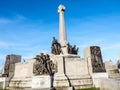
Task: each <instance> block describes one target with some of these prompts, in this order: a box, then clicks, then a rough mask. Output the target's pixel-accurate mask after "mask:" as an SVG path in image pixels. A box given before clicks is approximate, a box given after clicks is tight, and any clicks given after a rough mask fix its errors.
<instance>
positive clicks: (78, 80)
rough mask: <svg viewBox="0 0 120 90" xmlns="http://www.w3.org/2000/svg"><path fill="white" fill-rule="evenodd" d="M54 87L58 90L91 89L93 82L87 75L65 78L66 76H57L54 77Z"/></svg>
mask: <svg viewBox="0 0 120 90" xmlns="http://www.w3.org/2000/svg"><path fill="white" fill-rule="evenodd" d="M54 87H55V88H58V90H63V89H60V88H67V87H74V88H75V89H80V88H91V87H93V81H92V78H91V77H90V76H89V75H84V76H67V75H64V74H61V76H60V75H58V74H57V75H55V77H54ZM65 90H67V89H65ZM70 90H71V89H70Z"/></svg>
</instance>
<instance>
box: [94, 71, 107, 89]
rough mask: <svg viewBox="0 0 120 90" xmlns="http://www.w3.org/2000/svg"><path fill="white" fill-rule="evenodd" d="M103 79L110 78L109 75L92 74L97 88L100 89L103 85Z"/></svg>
mask: <svg viewBox="0 0 120 90" xmlns="http://www.w3.org/2000/svg"><path fill="white" fill-rule="evenodd" d="M103 78H108V73H102V72H101V73H93V74H92V79H93V85H94V87H96V88H99V87H100V85H101V81H100V80H101V79H103Z"/></svg>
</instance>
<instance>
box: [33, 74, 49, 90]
mask: <svg viewBox="0 0 120 90" xmlns="http://www.w3.org/2000/svg"><path fill="white" fill-rule="evenodd" d="M31 86H32V88H36V89H37V88H39V89H45V88H50V76H49V75H41V76H33V78H32V85H31Z"/></svg>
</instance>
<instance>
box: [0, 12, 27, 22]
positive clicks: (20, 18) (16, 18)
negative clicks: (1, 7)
mask: <svg viewBox="0 0 120 90" xmlns="http://www.w3.org/2000/svg"><path fill="white" fill-rule="evenodd" d="M25 19H26V17H25V16H23V15H20V14H16V15H15V16H13V17H12V18H5V17H0V24H11V23H17V22H20V21H23V20H25Z"/></svg>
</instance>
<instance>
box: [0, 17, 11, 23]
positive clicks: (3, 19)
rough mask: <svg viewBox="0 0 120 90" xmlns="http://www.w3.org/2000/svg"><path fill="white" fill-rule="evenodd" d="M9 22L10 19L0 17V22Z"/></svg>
mask: <svg viewBox="0 0 120 90" xmlns="http://www.w3.org/2000/svg"><path fill="white" fill-rule="evenodd" d="M9 23H11V20H9V19H7V18H0V24H9Z"/></svg>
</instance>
